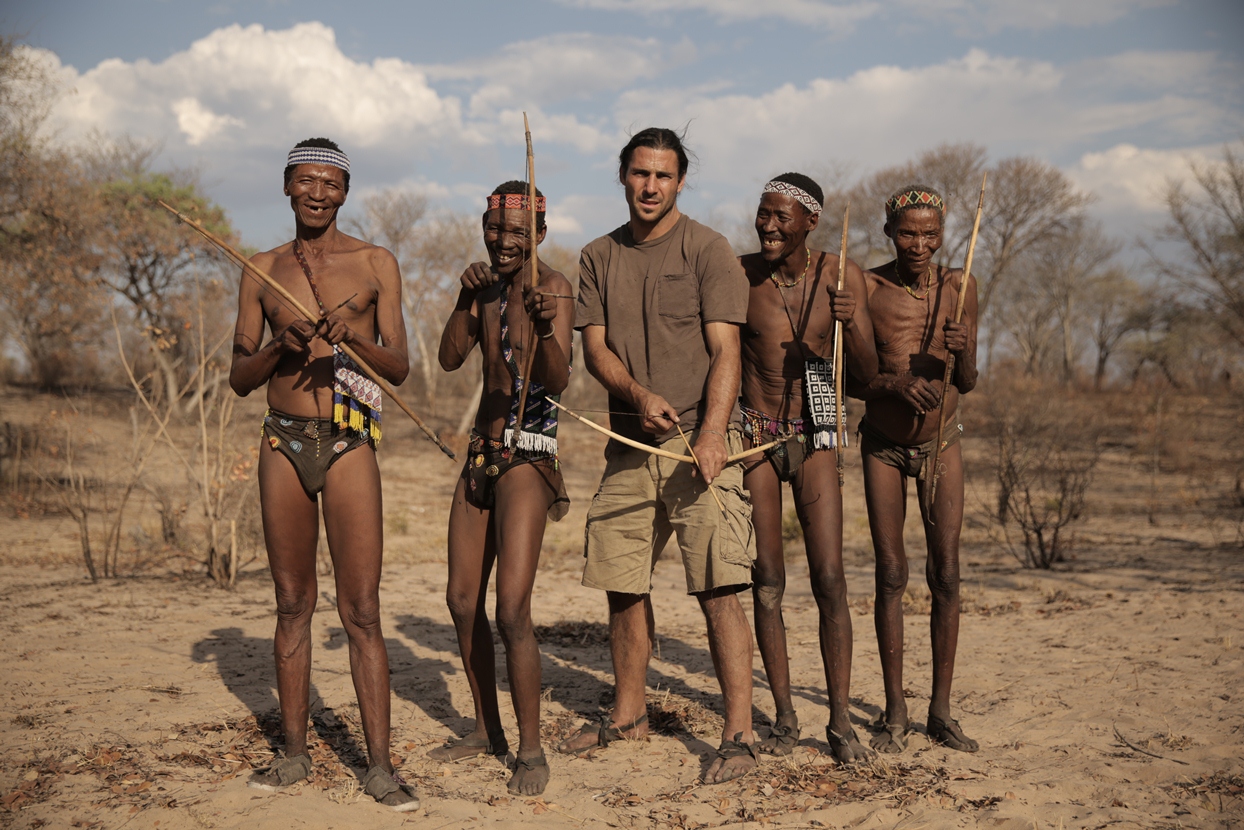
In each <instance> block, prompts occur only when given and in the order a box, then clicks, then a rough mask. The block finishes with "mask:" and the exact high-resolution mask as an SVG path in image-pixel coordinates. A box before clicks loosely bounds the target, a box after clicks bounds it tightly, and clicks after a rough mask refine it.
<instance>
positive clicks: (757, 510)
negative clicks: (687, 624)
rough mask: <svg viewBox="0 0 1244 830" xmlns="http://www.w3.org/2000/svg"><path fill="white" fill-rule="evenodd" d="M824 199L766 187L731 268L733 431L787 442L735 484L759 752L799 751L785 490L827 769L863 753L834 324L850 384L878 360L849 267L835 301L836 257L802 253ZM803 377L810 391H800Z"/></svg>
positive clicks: (810, 188) (865, 377)
mask: <svg viewBox="0 0 1244 830" xmlns="http://www.w3.org/2000/svg"><path fill="white" fill-rule="evenodd" d="M824 198H825V197H824V195H823V194H822V191H821V188H820V186H819V185H818V184H817V183H816V182H815V181H813V180H812V179H810V178H809V177H807V176H804V175H802V174H800V173H783V174H782V175H780V176H778V177H776V178H774V179H773V180H771V181H770V182H769V183H768V184H766V185H765V187H764V192H763V193H762V194H761V197H760V206H759V207H758V208H757V209H756V233H757V234H758V235H759V236H760V251H759V253H755V254H748V255H747V256H744V257H741V258H740V260H739V261H740V262H741V263H742V264H743V268H744V270H746V271H747V279H748V282H749V283H750V284H751V290H750V295H749V297H750V298H749V301H748V306H747V325H745V326H744V327H743V384H742V412H743V431H744V433H745V434H746V435H748V437H749V438H750V439H751V444H752V446H760V445H761V444H766V443H769V442H770V441H773V440H774V439H775V438H783V439H786V440H785V441H784V442H783V443H781V444H779V445H778V446H776V447H774V448H773V449H771V450H769V451H767V452H766V453H765V455H764V457H763V458H762V459H761V460H758V461H756V460H749V461H748V462H747V464H746V466H745V467H744V480H743V484H744V486H745V487H746V488H747V489H748V491H749V492H750V493H751V497H752V522H753V524H754V525H755V526H756V565H755V567H754V568H753V569H752V574H753V582H752V597H753V599H754V603H753V607H754V609H755V615H756V642H757V644H758V645H759V646H760V656H761V657H762V658H763V660H764V664H765V672H766V674H768V676H769V688H770V689H771V690H772V692H773V702H774V704H775V705H776V707H777V720H776V723H775V724H774V726H773V729H772V732H771V734H770V736H769V738H767V739H766V740H765V741H763V742H762V743H761V745H760V749H761V751H762V752H769V753H772V754H775V755H789V754H790V753H791V751H792V750H793V749H794V748H795V746H796V745H797V744H798V743H799V719H798V717H797V716H796V714H795V707H794V704H793V702H792V701H791V692H790V664H789V661H788V660H787V655H786V626H785V622H784V620H783V618H782V595H783V592H784V591H785V589H786V564H785V561H784V559H783V554H782V483H783V482H790V485H791V491H792V494H793V496H794V499H795V512H796V514H797V515H798V516H799V524H800V526H801V527H802V528H803V539H804V547H805V549H806V552H807V556H808V569H809V572H810V576H811V579H812V595H813V596H814V597H815V598H816V605H817V610H818V612H819V614H820V639H821V660H822V661H823V662H824V664H825V680H826V682H827V684H828V689H829V724H828V725H827V726H826V727H825V731H826V736H827V739H828V741H829V744H830V748H831V749H832V751H833V754H834V757H835V758H837V759H838V761H839V762H841V763H849V762H851V761H854V760H856V759H860V758H864V757H867V756H868V755H871V754H872V753H871V751H870V750H868V749H867V748H865V747H863V746H861V745H860V743H859V740H858V738H857V737H856V735H855V730H854V729H852V728H851V721H850V718H849V717H848V712H847V705H848V702H849V694H848V689H849V686H850V682H851V609H850V608H849V607H848V606H847V586H846V578H845V576H844V574H843V571H842V491H841V489H840V488H839V486H838V470H837V464H836V461H835V453H834V452H833V447H835V446H836V442H837V435H836V430H834V428H833V419H834V417H836V413H835V411H834V401H833V395H832V391H833V376H832V372H831V371H830V370H831V364H832V361H833V353H834V337H833V334H834V322H835V321H841V323H842V332H843V338H844V339H843V346H844V349H845V355H846V361H847V367H848V368H849V370H850V373H851V374H852V375H853V376H854V377H855V378H857V379H858V380H859V381H862V382H867V381H869V380H871V379H872V377H873V375H875V374H876V373H877V351H876V348H875V347H874V345H873V327H872V322H871V321H870V319H869V317H868V307H867V305H866V304H864V303H862V302H857V301H856V298H857V297H858V298H863V297H864V296H865V295H866V290H865V287H864V275H863V273H862V272H861V271H860V269H859V266H857V265H856V264H855V263H854V262H851V261H850V260H847V269H846V280H845V282H844V287H843V290H842V291H838V290H837V282H838V257H837V256H835V255H834V254H827V253H825V252H823V251H813V250H810V249H809V248H808V246H807V239H808V234H809V233H811V232H812V231H813V230H814V229H815V228H816V226H817V224H818V222H819V221H820V218H821V208H822V205H823V202H824ZM809 373H810V374H811V375H812V386H811V387H809V386H808V385H806V384H805V377H806V376H807V374H809ZM822 379H823V380H825V381H828V382H827V383H822V382H820V381H821V380H822ZM809 389H811V391H809Z"/></svg>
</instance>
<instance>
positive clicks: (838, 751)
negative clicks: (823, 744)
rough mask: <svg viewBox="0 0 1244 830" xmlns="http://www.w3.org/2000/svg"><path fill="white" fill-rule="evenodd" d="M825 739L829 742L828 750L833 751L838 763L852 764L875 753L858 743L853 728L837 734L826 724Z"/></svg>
mask: <svg viewBox="0 0 1244 830" xmlns="http://www.w3.org/2000/svg"><path fill="white" fill-rule="evenodd" d="M825 740H827V741H828V742H829V750H830V752H832V753H833V756H834V760H835V761H837V762H838V763H840V764H853V763H855V762H856V761H863V760H866V759H868V758H869V757H870V756H872V755H875V754H876V753H874V752H873V751H872V750H871V749H869V748H868V747H866V746H864V745H863V744H861V743H860V739H859V738H858V737H856V735H855V730H854V729H848V730H847V734H845V735H839V734H838V733H837V732H835V731H834V730H833V729H832V728H830V727H829V726H826V727H825ZM852 744H854V747H852Z"/></svg>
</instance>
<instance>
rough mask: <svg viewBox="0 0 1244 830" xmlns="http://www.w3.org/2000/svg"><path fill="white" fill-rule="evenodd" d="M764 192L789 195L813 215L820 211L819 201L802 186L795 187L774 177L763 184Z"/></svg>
mask: <svg viewBox="0 0 1244 830" xmlns="http://www.w3.org/2000/svg"><path fill="white" fill-rule="evenodd" d="M763 192H764V193H780V194H782V195H783V196H789V197H791V198H792V199H794V200H795V201H796V202H798V203H799V204H801V205H803V206H804V207H806V208H807V209H808V212H809V213H811V214H812V215H813V216H815V215H817V214H818V213H820V212H821V203H820V202H818V201H817V200H816V198H815V197H814V196H813V195H812V194H811V193H809V192H808V191H806V190H804V189H803V188H802V187H796V186H795V185H793V184H791V183H790V182H783V181H778V180H777V179H774V180H773V181H771V182H769V183H768V184H766V185H765V189H764V191H763Z"/></svg>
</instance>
